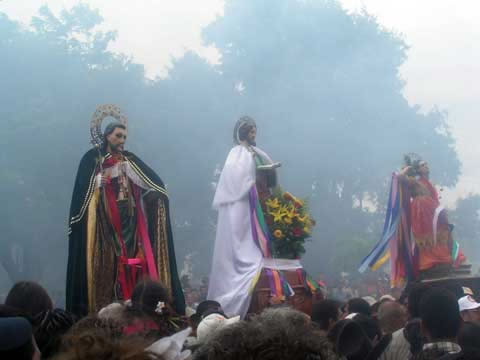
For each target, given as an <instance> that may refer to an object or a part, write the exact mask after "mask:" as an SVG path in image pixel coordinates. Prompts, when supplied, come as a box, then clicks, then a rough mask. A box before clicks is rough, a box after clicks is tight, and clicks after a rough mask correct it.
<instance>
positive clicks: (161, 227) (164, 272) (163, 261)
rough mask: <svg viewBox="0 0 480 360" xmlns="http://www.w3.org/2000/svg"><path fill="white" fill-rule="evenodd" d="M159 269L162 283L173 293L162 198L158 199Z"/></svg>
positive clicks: (165, 217)
mask: <svg viewBox="0 0 480 360" xmlns="http://www.w3.org/2000/svg"><path fill="white" fill-rule="evenodd" d="M156 235H157V239H156V240H157V244H158V245H157V253H158V258H157V269H158V276H159V278H160V281H161V282H162V284H163V285H164V286H165V287H166V288H167V289H168V290H169V291H170V294H171V293H172V283H171V280H172V279H171V277H170V258H169V255H168V234H167V216H166V210H165V206H164V204H163V201H162V199H158V205H157V234H156Z"/></svg>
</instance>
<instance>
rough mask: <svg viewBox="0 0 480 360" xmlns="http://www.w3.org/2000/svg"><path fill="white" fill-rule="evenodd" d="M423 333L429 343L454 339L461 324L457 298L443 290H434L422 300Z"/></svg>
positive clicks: (427, 293) (420, 308)
mask: <svg viewBox="0 0 480 360" xmlns="http://www.w3.org/2000/svg"><path fill="white" fill-rule="evenodd" d="M419 310H420V319H421V320H422V332H423V334H424V335H425V337H426V338H427V339H428V340H429V341H438V340H446V339H454V338H455V337H456V336H457V333H458V330H459V328H460V324H461V318H460V311H459V307H458V302H457V299H456V298H455V296H454V295H453V294H452V293H451V292H449V291H447V290H445V289H443V288H439V287H438V288H432V289H430V290H429V291H428V292H426V293H425V294H424V295H423V296H422V299H421V300H420V307H419Z"/></svg>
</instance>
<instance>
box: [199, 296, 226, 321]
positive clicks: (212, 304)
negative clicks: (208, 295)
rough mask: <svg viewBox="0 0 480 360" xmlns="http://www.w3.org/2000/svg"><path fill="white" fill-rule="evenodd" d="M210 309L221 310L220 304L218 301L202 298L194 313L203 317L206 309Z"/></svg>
mask: <svg viewBox="0 0 480 360" xmlns="http://www.w3.org/2000/svg"><path fill="white" fill-rule="evenodd" d="M212 309H214V310H221V309H222V305H220V303H219V302H218V301H215V300H204V301H202V302H201V303H200V304H198V306H197V311H196V313H197V314H198V315H200V316H201V317H203V316H204V313H205V312H206V311H209V310H212Z"/></svg>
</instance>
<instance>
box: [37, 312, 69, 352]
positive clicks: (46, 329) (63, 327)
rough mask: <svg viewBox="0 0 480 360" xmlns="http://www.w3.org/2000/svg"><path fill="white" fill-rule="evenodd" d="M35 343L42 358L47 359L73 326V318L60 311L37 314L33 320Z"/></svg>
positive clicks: (56, 349) (58, 347)
mask: <svg viewBox="0 0 480 360" xmlns="http://www.w3.org/2000/svg"><path fill="white" fill-rule="evenodd" d="M34 321H35V324H36V329H35V331H34V336H35V341H36V342H37V345H38V348H39V349H40V352H41V353H42V357H44V358H49V357H51V356H52V355H54V354H55V353H57V351H58V350H59V349H60V344H61V338H62V336H63V335H64V334H66V333H67V331H68V330H70V328H71V327H72V326H73V324H75V316H74V315H73V314H71V313H69V312H67V311H65V310H62V309H54V310H51V311H50V310H49V311H45V312H43V313H40V314H38V315H37V316H36V317H35V319H34Z"/></svg>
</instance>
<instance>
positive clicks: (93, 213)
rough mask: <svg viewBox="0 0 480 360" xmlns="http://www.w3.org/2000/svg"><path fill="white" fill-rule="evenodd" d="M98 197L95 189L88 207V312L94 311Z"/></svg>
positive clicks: (98, 194)
mask: <svg viewBox="0 0 480 360" xmlns="http://www.w3.org/2000/svg"><path fill="white" fill-rule="evenodd" d="M99 197H100V191H99V189H96V190H95V192H94V195H93V196H92V201H90V205H89V206H88V218H87V289H88V291H87V296H88V310H89V312H92V311H95V286H94V271H93V268H94V265H95V264H94V260H95V248H96V240H97V239H96V235H97V205H98V199H99Z"/></svg>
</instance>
